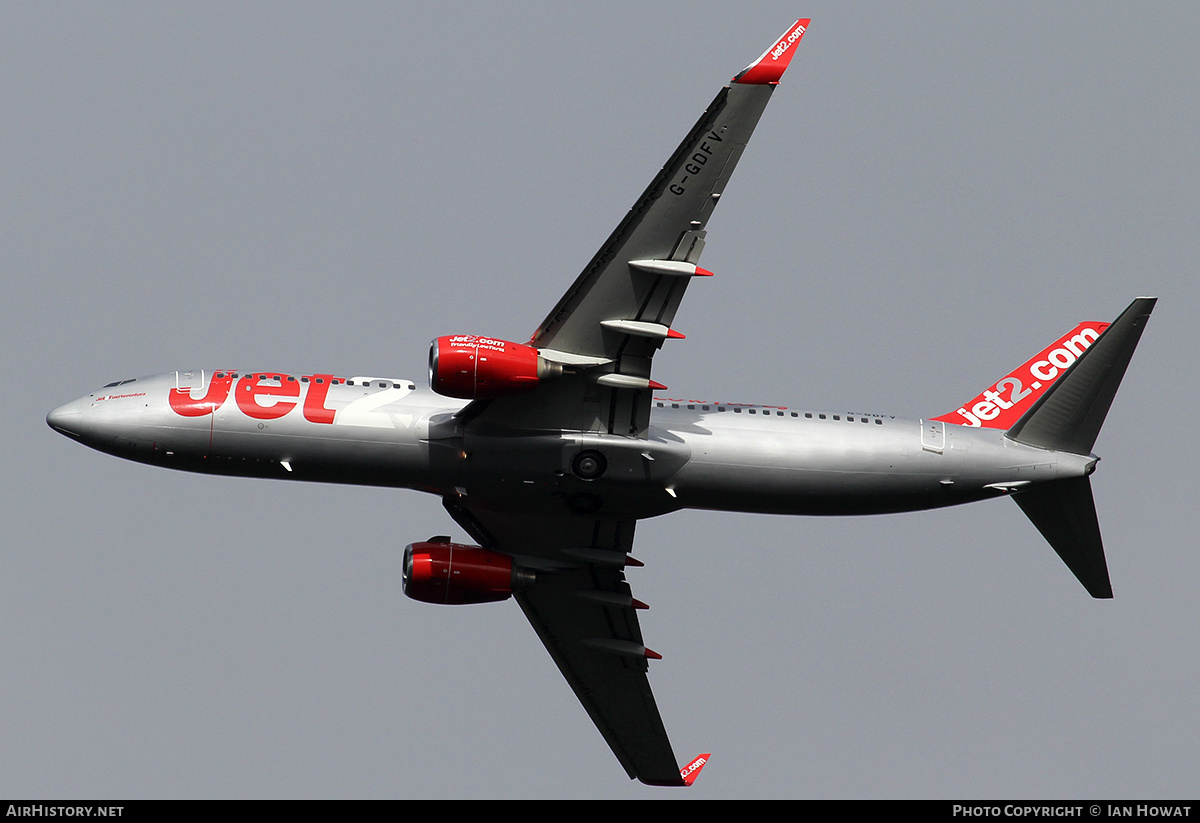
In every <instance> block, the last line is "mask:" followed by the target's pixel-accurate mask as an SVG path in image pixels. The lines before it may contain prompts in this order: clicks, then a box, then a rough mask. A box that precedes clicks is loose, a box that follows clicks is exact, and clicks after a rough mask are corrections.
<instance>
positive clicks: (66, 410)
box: [46, 397, 83, 438]
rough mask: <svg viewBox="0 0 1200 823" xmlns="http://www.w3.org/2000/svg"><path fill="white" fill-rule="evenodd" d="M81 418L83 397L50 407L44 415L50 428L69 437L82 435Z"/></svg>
mask: <svg viewBox="0 0 1200 823" xmlns="http://www.w3.org/2000/svg"><path fill="white" fill-rule="evenodd" d="M82 419H83V398H82V397H81V398H78V399H76V400H72V401H71V402H69V403H63V404H62V405H61V406H59V407H58V408H56V409H52V410H51V411H50V413H49V414H48V415H46V423H47V425H49V426H50V428H52V429H54V430H55V431H57V432H60V433H62V434H65V435H67V436H69V437H75V438H78V437H80V436H81V435H82V432H81V431H80V421H81V420H82Z"/></svg>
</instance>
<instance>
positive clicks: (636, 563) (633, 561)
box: [625, 554, 646, 568]
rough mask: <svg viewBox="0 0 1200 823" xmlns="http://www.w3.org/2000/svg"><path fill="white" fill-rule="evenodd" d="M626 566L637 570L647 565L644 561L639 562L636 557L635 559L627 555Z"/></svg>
mask: <svg viewBox="0 0 1200 823" xmlns="http://www.w3.org/2000/svg"><path fill="white" fill-rule="evenodd" d="M625 565H626V566H633V567H635V568H641V567H642V566H645V565H646V564H645V563H643V562H642V561H640V560H638V559H637V558H636V557H633V556H631V555H628V554H627V555H625Z"/></svg>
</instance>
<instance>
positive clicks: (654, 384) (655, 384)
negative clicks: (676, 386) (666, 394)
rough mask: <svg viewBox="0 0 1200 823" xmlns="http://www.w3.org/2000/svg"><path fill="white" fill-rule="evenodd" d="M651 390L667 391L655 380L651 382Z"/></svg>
mask: <svg viewBox="0 0 1200 823" xmlns="http://www.w3.org/2000/svg"><path fill="white" fill-rule="evenodd" d="M649 388H652V389H656V390H658V391H665V390H666V388H667V387H666V386H664V385H663V384H662V383H655V382H654V381H653V380H651V381H650V386H649Z"/></svg>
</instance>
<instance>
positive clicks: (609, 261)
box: [446, 20, 809, 786]
mask: <svg viewBox="0 0 1200 823" xmlns="http://www.w3.org/2000/svg"><path fill="white" fill-rule="evenodd" d="M808 23H809V21H808V20H797V21H796V22H795V23H794V24H793V25H792V26H791V27H790V28H789V29H788V30H787V32H785V33H784V35H783V36H782V37H781V38H780V39H778V40H777V41H775V43H774V44H773V45H772V46H771V48H769V49H767V51H766V52H764V53H763V55H762V56H761V57H759V59H758V60H756V61H755V62H754V63H752V64H751V65H749V66H747V67H746V68H745V69H744V70H743V71H741V72H740V73H739V74H738V75H737V76H736V77H734V78H733V80H732V81H730V83H729V84H728V85H726V86H725V87H724V88H722V89H721V91H720V92H719V93H718V94H717V97H716V99H715V100H713V102H712V104H711V105H710V106H709V107H708V109H706V110H705V112H704V114H703V115H702V116H701V117H700V119H699V120H698V121H697V122H696V125H695V126H693V127H692V129H691V131H690V132H689V133H688V135H687V137H685V138H684V140H683V142H682V143H681V144H680V145H679V147H678V148H677V149H676V150H675V152H674V153H673V154H672V155H671V157H670V159H669V160H668V161H667V163H666V165H664V166H663V168H662V170H661V171H660V172H659V173H658V174H657V175H656V176H655V178H654V180H653V181H652V182H651V183H650V186H649V187H648V188H647V189H646V191H645V192H643V193H642V196H641V197H639V198H638V200H637V202H636V203H634V205H633V208H631V209H630V210H629V213H628V214H627V215H626V216H625V218H624V219H623V220H622V221H621V223H620V224H619V225H618V226H617V227H616V229H615V230H614V231H613V233H612V235H611V236H610V237H609V238H608V240H606V241H605V243H604V245H602V246H601V247H600V250H599V251H597V252H596V255H595V256H594V257H593V258H592V260H591V262H589V263H588V264H587V266H586V267H585V268H584V270H583V271H582V272H581V273H580V275H579V276H578V277H577V278H576V280H575V282H574V283H573V284H572V285H571V287H570V288H569V289H568V290H567V293H566V294H565V295H563V297H562V299H561V300H559V301H558V304H557V305H556V306H555V307H554V309H553V310H552V311H551V312H550V314H549V315H548V316H547V317H546V319H545V320H544V321H543V322H542V324H541V326H539V327H538V330H537V331H536V332H535V333H534V335H533V338H532V339H531V341H530V345H532V346H535V347H537V348H538V350H539V354H540V355H541V356H543V357H545V358H547V359H549V360H552V361H556V362H558V363H561V364H562V366H563V368H564V372H565V374H564V376H563V377H561V378H560V379H555V380H548V381H544V382H542V383H541V384H539V386H538V387H537V388H536V389H534V390H532V391H529V392H526V393H523V394H519V395H513V396H508V397H499V398H495V399H491V400H477V401H475V402H473V403H471V404H470V405H469V406H468V407H467V408H466V409H465V410H464V412H463V413H460V415H459V417H458V420H459V423H460V424H461V426H462V429H461V433H462V436H463V438H464V439H463V442H464V443H466V444H469V443H471V442H472V441H473V439H474V438H478V439H476V440H474V442H477V443H480V444H481V445H482V444H483V443H484V442H485V440H487V439H493V440H494V439H495V438H496V437H499V438H500V439H501V440H504V441H508V442H510V443H511V442H513V441H514V440H517V441H519V440H520V439H521V438H522V437H523V436H534V435H537V434H539V433H546V432H583V433H589V432H601V433H608V434H615V435H622V436H625V437H630V438H632V439H635V440H636V439H638V438H641V439H645V438H646V436H647V431H648V428H649V417H650V402H651V396H650V392H651V389H652V388H655V387H656V386H657V384H654V383H653V382H652V381H651V380H650V362H651V359H652V357H653V355H654V353H655V352H656V351H657V350H658V349H659V347H660V346H661V345H662V343H663V340H666V339H670V338H672V337H681V336H682V335H679V334H678V333H675V332H673V331H672V329H671V328H670V327H671V323H672V322H673V321H674V319H675V312H676V310H677V309H678V307H679V303H680V301H681V300H682V298H683V293H684V290H685V289H686V287H687V284H688V281H689V280H690V279H691V277H693V276H696V275H704V274H708V272H706V271H704V270H703V269H701V268H699V266H698V265H697V261H698V260H699V258H700V253H701V251H702V250H703V248H704V235H705V224H706V222H707V220H708V217H709V215H710V214H712V211H713V209H714V208H715V207H716V204H717V201H718V200H719V198H720V196H721V193H722V192H723V191H724V189H725V186H726V184H727V183H728V181H729V178H730V175H731V174H732V173H733V169H734V167H735V166H736V165H737V161H738V158H739V157H740V156H741V154H742V151H743V149H744V148H745V147H746V143H747V141H748V140H749V139H750V135H751V133H752V132H753V131H754V127H755V126H756V125H757V123H758V120H759V117H760V116H761V115H762V112H763V109H764V108H765V107H766V104H767V101H768V100H769V99H770V96H771V92H772V91H773V89H774V86H775V84H776V83H778V81H779V78H780V77H781V76H782V74H783V71H784V69H786V67H787V64H788V63H789V62H790V60H791V57H792V54H793V53H794V51H795V46H796V44H797V43H798V42H799V41H800V39H801V38H802V37H803V35H804V32H805V30H806V29H807V28H808ZM471 451H473V449H472V448H470V447H469V446H464V454H465V453H467V452H471ZM486 451H487V449H481V450H480V451H479V452H478V454H479V455H480V457H482V455H483V453H484V452H486ZM493 456H494V455H493ZM559 474H560V475H561V472H559ZM581 476H582V475H581ZM585 479H586V478H585ZM468 488H469V486H468V487H466V488H462V489H461V490H460V492H459V495H458V496H456V497H454V498H453V499H449V498H448V499H447V500H446V508H447V510H448V511H449V512H450V513H451V515H452V516H454V518H455V519H456V520H457V521H458V522H459V524H460V525H462V526H463V527H464V528H466V529H467V531H468V532H469V533H471V534H472V536H473V537H475V539H477V540H479V541H480V542H481V543H482V544H483V545H484V546H486V547H487V548H489V549H492V550H494V551H499V552H502V553H505V554H508V555H511V556H512V557H513V558H514V560H516V562H517V563H519V564H521V565H522V566H525V567H528V568H530V569H533V570H535V572H536V577H537V582H536V583H535V584H533V586H532V587H530V588H528V589H526V590H524V591H521V592H519V593H518V594H517V595H516V597H517V601H518V602H519V603H520V605H521V608H522V610H523V611H524V612H525V616H526V617H527V618H529V622H530V623H531V624H532V625H533V628H534V630H535V631H536V632H537V635H538V637H539V638H540V639H541V641H542V643H543V644H544V645H545V646H546V649H547V651H549V652H550V656H551V657H552V658H553V659H554V662H555V664H556V665H557V666H558V668H559V670H560V671H561V672H562V674H563V676H564V677H565V678H566V680H567V682H568V683H569V684H570V686H571V688H572V690H574V692H575V694H576V696H577V697H578V698H579V700H580V702H581V703H582V704H583V707H584V709H586V711H587V713H588V715H589V716H590V717H591V718H592V721H593V722H594V723H595V724H596V728H597V729H598V730H599V731H600V734H601V735H602V736H603V737H604V740H605V741H606V742H607V743H608V745H609V746H610V747H611V748H612V750H613V753H614V754H615V755H616V756H617V759H618V760H619V761H620V762H621V765H622V766H623V767H624V768H625V771H626V772H627V773H628V774H629V776H630V778H636V779H638V780H641V781H642V782H643V783H648V784H651V785H664V786H686V785H691V782H692V780H694V779H695V777H696V774H697V773H698V772H699V769H700V768H702V767H703V764H704V763H705V762H707V758H708V755H702V756H700V757H699V758H696V759H695V760H693V761H692V762H691V763H689V764H687V766H685V767H684V769H683V770H682V773H681V769H680V767H679V762H678V761H677V760H676V759H675V754H674V752H673V751H672V749H671V743H670V741H669V740H668V738H667V733H666V729H665V727H664V725H663V721H662V718H661V716H660V714H659V711H658V706H657V704H656V703H655V700H654V694H653V692H652V691H651V689H650V682H649V678H648V677H647V671H648V664H647V660H648V659H653V658H657V657H658V655H657V654H655V653H654V652H652V651H650V650H648V649H647V648H646V647H645V644H644V643H643V640H642V633H641V628H640V626H639V623H638V618H637V610H638V609H641V608H645V606H644V605H643V604H641V603H639V602H638V601H636V600H634V599H633V596H632V593H631V590H630V588H629V585H628V583H627V582H626V580H625V573H624V569H625V567H626V564H627V562H628V552H629V550H630V549H631V548H632V543H633V533H634V527H635V525H636V519H635V518H634V517H632V516H620V517H618V516H615V515H607V516H606V514H605V511H603V510H599V511H592V512H587V513H584V512H583V511H579V510H574V511H573V510H571V509H570V508H567V507H563V508H562V509H558V510H555V509H553V508H551V509H550V510H542V511H537V510H535V511H530V510H529V509H525V510H522V511H511V510H507V509H505V510H501V509H502V508H504V507H501V506H498V505H496V504H495V501H486V500H483V499H481V498H476V499H474V500H473V499H472V496H471V494H470V493H469V492H468V491H467V489H468Z"/></svg>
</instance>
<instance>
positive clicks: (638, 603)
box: [632, 597, 650, 609]
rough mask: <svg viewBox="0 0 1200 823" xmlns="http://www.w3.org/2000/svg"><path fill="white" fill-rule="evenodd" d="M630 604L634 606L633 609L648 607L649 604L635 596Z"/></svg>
mask: <svg viewBox="0 0 1200 823" xmlns="http://www.w3.org/2000/svg"><path fill="white" fill-rule="evenodd" d="M632 605H633V607H634V608H635V609H648V608H650V607H649V606H647V605H646V604H645V603H643V602H642V601H640V600H638V599H637V598H636V597H635V598H633V604H632Z"/></svg>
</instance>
